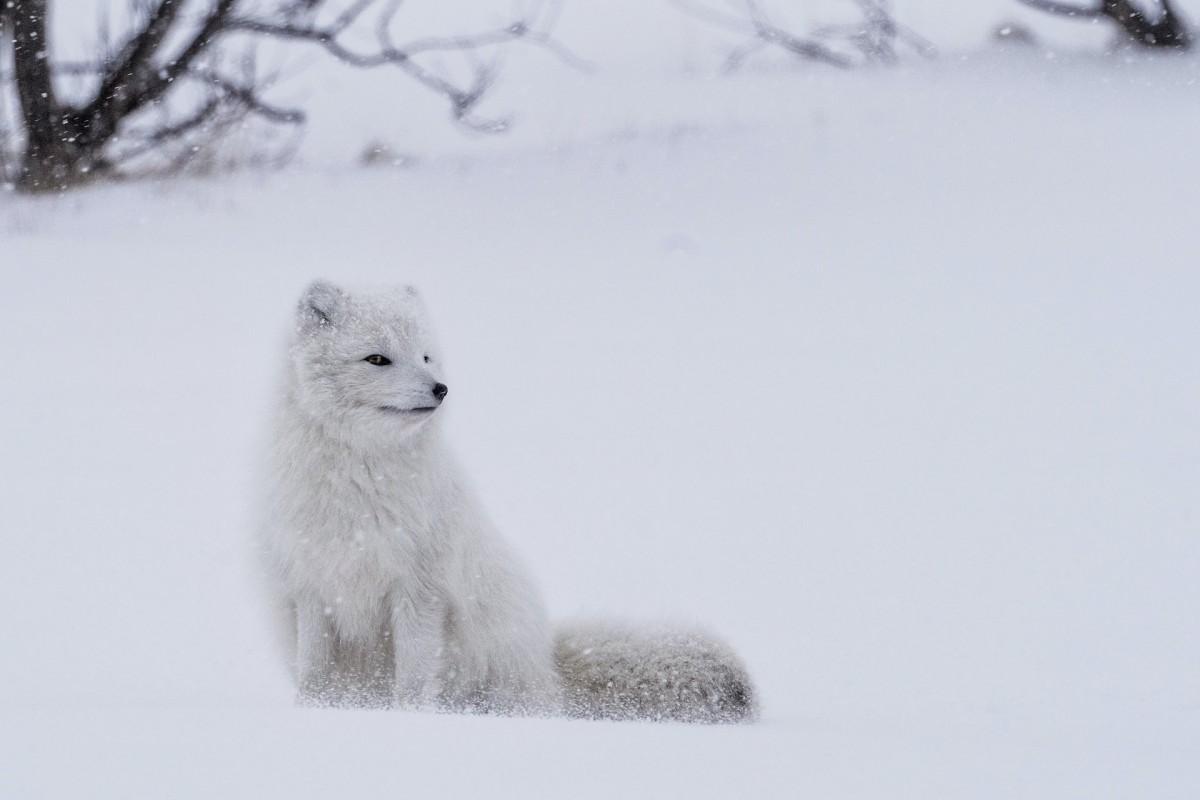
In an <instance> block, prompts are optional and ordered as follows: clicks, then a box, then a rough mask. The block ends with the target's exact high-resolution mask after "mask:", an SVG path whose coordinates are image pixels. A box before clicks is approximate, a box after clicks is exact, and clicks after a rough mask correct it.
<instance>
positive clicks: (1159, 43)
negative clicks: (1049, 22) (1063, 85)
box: [1020, 0, 1192, 50]
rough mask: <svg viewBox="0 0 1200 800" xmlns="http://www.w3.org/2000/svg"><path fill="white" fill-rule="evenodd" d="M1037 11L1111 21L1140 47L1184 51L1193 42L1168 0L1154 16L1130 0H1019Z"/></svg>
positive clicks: (1163, 2)
mask: <svg viewBox="0 0 1200 800" xmlns="http://www.w3.org/2000/svg"><path fill="white" fill-rule="evenodd" d="M1020 2H1021V3H1023V4H1024V5H1027V6H1029V7H1030V8H1034V9H1037V10H1038V11H1045V12H1047V13H1049V14H1056V15H1058V16H1061V17H1069V18H1074V19H1098V18H1102V17H1103V18H1107V19H1110V20H1112V21H1113V22H1114V23H1116V24H1117V26H1118V27H1119V28H1120V30H1121V32H1122V33H1123V34H1124V35H1125V38H1126V39H1127V40H1128V41H1130V42H1132V43H1133V44H1136V45H1139V46H1142V47H1164V48H1170V49H1175V50H1187V49H1188V48H1190V47H1191V45H1192V33H1191V30H1190V29H1189V27H1188V25H1187V23H1186V22H1185V21H1184V20H1183V18H1182V17H1181V16H1180V15H1179V13H1178V12H1177V11H1176V10H1175V7H1174V5H1173V4H1172V1H1171V0H1158V8H1159V13H1158V17H1157V19H1151V18H1150V16H1149V15H1148V14H1147V13H1146V12H1144V11H1142V10H1140V9H1138V8H1137V7H1136V6H1134V5H1133V3H1132V2H1131V0H1094V3H1093V5H1090V6H1080V5H1075V4H1073V3H1063V2H1059V0H1020Z"/></svg>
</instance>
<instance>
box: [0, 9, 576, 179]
mask: <svg viewBox="0 0 1200 800" xmlns="http://www.w3.org/2000/svg"><path fill="white" fill-rule="evenodd" d="M67 2H69V0H13V2H11V3H7V0H0V41H5V42H8V43H9V44H10V45H11V52H12V65H13V68H12V71H11V72H6V71H5V70H3V69H0V80H3V79H5V78H7V79H8V80H10V81H12V82H13V83H14V84H15V88H16V95H17V97H18V99H19V101H20V102H19V113H18V115H17V122H18V126H19V129H20V133H21V137H20V138H21V140H22V141H23V142H24V150H23V152H22V153H21V154H20V157H19V159H18V166H17V168H16V170H15V175H11V174H10V175H8V176H0V178H4V177H6V178H7V179H8V180H12V181H13V182H15V183H16V185H17V186H18V188H21V189H23V190H27V191H45V190H50V191H53V190H60V189H63V188H66V187H69V186H71V185H74V184H77V183H80V182H82V181H84V180H86V179H87V178H89V177H91V176H94V175H97V174H105V173H109V172H112V171H113V170H114V169H115V167H116V166H117V165H118V164H120V163H126V162H128V161H130V160H131V159H132V158H135V157H141V156H143V155H146V154H147V153H152V152H154V151H155V149H156V148H158V147H162V146H165V145H167V144H168V143H173V142H179V141H181V140H188V141H190V142H191V143H192V145H191V147H190V148H188V149H189V151H194V150H195V149H196V146H195V143H196V142H197V141H199V140H201V139H204V138H206V137H207V138H209V139H215V138H216V137H217V136H219V135H221V134H223V133H226V132H228V131H229V130H230V129H231V127H232V126H233V125H234V123H236V122H237V121H238V120H240V119H242V118H245V117H257V118H259V119H262V120H265V121H267V122H269V123H273V124H287V125H296V124H298V123H301V122H302V121H303V120H304V114H303V112H302V111H301V110H299V109H291V108H283V107H280V106H278V105H277V104H275V103H273V102H270V101H268V100H267V99H265V98H264V91H265V90H266V88H267V86H268V84H269V83H270V81H269V80H267V79H265V78H263V77H262V76H260V75H258V74H257V72H256V70H254V69H253V66H252V64H253V53H254V48H255V45H256V44H257V43H260V42H262V41H263V40H266V39H273V40H277V41H285V42H294V43H297V44H307V45H311V46H314V47H317V48H319V49H321V50H323V51H324V52H326V53H327V54H329V55H331V56H332V57H334V58H336V59H338V60H339V61H341V62H343V63H345V64H348V65H350V66H353V67H358V68H362V69H371V68H383V67H387V68H393V69H396V70H398V71H399V72H402V73H403V74H405V75H406V76H407V77H409V78H411V79H413V80H415V81H416V82H417V83H419V84H420V85H422V86H424V87H425V88H427V89H429V90H431V91H433V92H436V93H438V94H440V95H441V96H443V97H445V98H446V100H447V102H448V103H449V105H450V111H451V114H452V116H453V117H454V118H455V119H456V120H458V121H459V122H461V123H462V124H464V125H467V126H469V127H471V128H473V129H476V130H483V131H500V130H504V128H505V127H506V125H505V123H504V122H503V121H498V120H488V119H483V118H480V117H479V116H477V109H478V106H479V104H480V102H481V101H482V100H483V98H484V97H485V95H486V94H487V92H488V89H489V88H490V87H491V86H492V84H493V80H494V76H495V60H494V59H495V51H496V50H497V48H499V47H501V46H503V45H506V44H510V43H514V42H522V43H526V44H529V45H532V46H535V47H539V48H542V49H544V50H546V51H547V52H549V53H551V54H552V55H554V56H555V57H557V58H559V59H560V60H562V61H565V62H567V63H569V64H571V65H573V66H582V62H580V61H579V60H578V59H577V58H575V57H574V56H573V55H572V54H571V53H570V52H569V51H568V50H566V48H564V47H563V46H562V45H561V44H559V43H558V42H556V41H554V39H553V38H552V37H551V33H550V30H551V27H552V26H553V23H554V21H555V18H556V16H557V13H558V3H557V2H551V3H547V4H543V5H541V6H539V7H538V8H537V9H536V11H535V12H534V13H533V15H532V16H531V17H529V18H527V19H520V20H516V21H514V22H512V23H510V24H508V25H505V26H504V27H502V28H499V29H496V30H490V31H484V32H481V33H478V34H475V35H470V36H449V37H441V38H424V39H415V40H412V41H408V42H397V41H396V40H395V39H394V29H395V27H396V25H395V18H396V15H397V12H398V10H399V8H400V2H399V1H398V0H388V1H386V2H385V1H384V0H353V1H352V2H346V3H340V2H337V0H289V1H288V2H277V3H276V4H275V5H274V6H264V5H263V4H262V3H252V2H250V0H150V1H149V2H143V3H141V5H140V6H139V7H140V9H141V13H140V15H139V16H138V19H137V22H136V23H135V24H134V25H133V26H132V30H131V31H130V32H129V33H128V35H127V36H126V37H125V38H124V40H123V41H122V42H121V43H120V44H117V45H113V44H111V42H110V39H109V37H108V35H107V32H106V31H102V32H101V36H102V40H103V42H104V44H103V45H102V47H101V48H99V49H102V50H103V52H102V53H100V54H99V55H98V57H97V59H96V60H95V62H93V63H83V64H62V65H56V64H55V62H53V61H52V59H51V57H50V50H51V48H50V43H49V42H48V40H47V36H48V33H47V30H48V26H47V24H46V17H47V14H48V13H49V12H50V11H51V10H53V9H56V8H58V7H59V5H60V4H61V3H67ZM263 8H272V9H273V10H270V11H264V10H262V9H263ZM368 26H370V28H369V30H373V41H371V40H370V37H364V30H363V29H364V28H367V27H368ZM102 27H104V26H102ZM364 38H366V39H367V40H368V41H370V43H369V44H363V41H364ZM439 53H440V54H447V53H457V54H459V55H460V56H462V57H463V58H464V59H465V60H467V62H468V63H469V64H470V66H471V70H470V77H469V78H467V79H465V80H456V79H455V78H453V77H452V76H450V75H448V74H446V73H444V72H442V71H440V70H437V69H434V68H433V67H432V66H429V65H427V64H426V63H424V62H425V61H426V58H425V57H426V56H429V55H433V54H439ZM485 54H486V55H488V56H490V57H491V60H484V59H483V58H481V56H483V55H485ZM231 56H233V57H232V58H231ZM231 61H232V62H233V63H241V64H242V65H243V67H248V68H244V69H242V71H241V74H240V75H235V74H232V73H231V72H230V70H229V66H228V65H229V64H230V63H231ZM66 76H84V77H85V78H86V79H88V80H90V81H91V85H92V86H93V88H92V90H91V91H90V93H89V94H88V95H87V96H86V97H85V98H84V99H82V100H76V101H74V102H68V101H65V100H63V99H61V96H60V94H59V93H58V92H57V91H56V89H57V88H58V87H57V85H56V83H57V81H56V79H58V78H62V77H66ZM147 117H150V118H154V119H156V120H157V121H155V122H151V123H150V124H147Z"/></svg>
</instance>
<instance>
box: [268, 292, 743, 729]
mask: <svg viewBox="0 0 1200 800" xmlns="http://www.w3.org/2000/svg"><path fill="white" fill-rule="evenodd" d="M448 394H449V389H448V388H447V387H446V385H445V383H443V372H442V354H441V352H440V351H439V350H438V348H437V345H436V344H435V342H434V339H433V337H432V334H431V331H430V326H429V322H428V318H427V315H426V313H425V310H424V308H423V305H422V303H421V301H420V298H419V297H418V296H417V293H416V292H415V291H414V290H413V289H412V288H409V287H403V288H397V289H389V290H383V291H375V292H370V293H351V292H349V291H346V290H344V289H342V288H339V287H337V286H334V285H332V284H330V283H327V282H323V281H318V282H316V283H314V284H312V285H311V286H310V287H309V288H308V290H307V291H306V292H305V293H304V295H303V297H302V298H301V300H300V303H299V305H298V307H297V310H296V326H295V334H294V337H293V339H292V343H291V348H290V359H289V363H288V374H287V380H286V385H285V388H284V392H283V397H282V400H281V402H280V404H279V409H278V417H277V420H276V427H275V431H274V440H273V453H272V472H271V478H272V492H271V497H270V505H269V513H268V520H267V524H266V525H265V526H264V530H263V537H264V541H263V543H262V544H263V551H264V554H265V556H266V557H267V562H268V567H269V574H270V575H271V576H272V578H273V580H272V588H273V589H274V593H273V596H274V600H275V601H276V606H277V610H278V611H279V612H280V621H281V623H282V624H283V631H282V632H283V633H284V635H285V640H286V641H288V642H289V645H290V648H289V651H290V653H291V656H292V659H293V664H294V669H295V677H296V681H297V685H298V692H299V700H300V702H302V703H306V704H314V705H354V706H394V707H400V708H436V709H444V710H453V711H482V712H495V713H505V714H559V713H565V714H569V715H572V716H581V717H592V718H619V719H627V718H644V719H677V720H686V721H695V722H733V721H741V720H747V719H750V718H752V717H753V716H754V713H755V708H756V706H755V698H754V691H753V688H752V686H751V683H750V679H749V677H748V675H747V674H746V671H745V669H744V667H743V666H742V664H741V662H740V661H739V659H738V658H737V656H736V655H735V654H734V653H733V652H732V650H730V649H729V648H728V647H727V646H726V645H725V644H723V643H722V642H720V641H719V640H717V639H715V638H713V637H711V636H708V635H706V634H703V633H700V632H696V631H688V630H681V629H670V628H638V627H636V626H629V625H617V624H606V623H587V622H583V623H574V624H572V625H568V626H564V627H563V628H561V629H560V630H559V631H558V633H557V635H556V634H555V632H554V631H553V630H552V628H551V626H550V623H549V622H548V620H547V616H546V612H545V609H544V608H543V606H542V602H541V599H540V597H539V595H538V591H537V588H536V586H535V584H534V582H533V581H532V579H531V578H530V576H529V574H528V573H527V572H526V570H525V568H524V566H523V565H522V564H521V562H520V561H519V560H518V558H517V557H516V555H515V554H514V553H513V551H512V550H511V548H510V547H509V545H508V543H507V542H506V541H505V540H504V539H503V538H502V537H501V536H500V534H499V533H498V532H497V531H496V530H495V529H494V527H493V526H492V524H491V523H490V522H489V520H488V518H487V516H486V515H485V514H484V512H483V510H482V509H481V508H480V507H479V504H478V502H477V501H476V499H475V497H474V495H473V494H472V492H471V491H470V489H469V487H468V486H467V483H466V481H465V479H464V476H463V472H462V471H461V470H460V469H459V467H458V465H457V464H456V463H455V461H454V459H453V457H452V456H451V454H450V453H449V452H448V451H447V448H446V447H445V445H444V444H443V442H442V437H441V434H440V432H439V419H438V417H439V415H438V413H437V412H438V408H439V407H440V406H441V404H442V402H443V401H444V400H445V398H446V397H447V396H448Z"/></svg>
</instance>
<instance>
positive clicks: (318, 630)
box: [295, 599, 336, 706]
mask: <svg viewBox="0 0 1200 800" xmlns="http://www.w3.org/2000/svg"><path fill="white" fill-rule="evenodd" d="M295 608H296V677H297V681H298V683H299V690H300V695H299V702H300V703H301V704H302V705H313V706H326V705H332V704H334V703H335V702H336V697H335V696H334V688H335V687H334V665H335V653H334V643H335V641H336V637H335V636H334V629H333V621H332V620H331V619H330V618H329V615H328V614H327V613H326V610H325V605H324V604H323V603H321V602H319V601H317V600H312V599H309V600H302V601H297V602H296V606H295Z"/></svg>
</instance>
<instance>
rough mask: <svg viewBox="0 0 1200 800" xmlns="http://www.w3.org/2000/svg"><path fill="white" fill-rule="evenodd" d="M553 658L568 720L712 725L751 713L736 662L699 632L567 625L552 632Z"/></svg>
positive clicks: (749, 687)
mask: <svg viewBox="0 0 1200 800" xmlns="http://www.w3.org/2000/svg"><path fill="white" fill-rule="evenodd" d="M554 660H555V665H556V667H557V669H558V674H559V677H560V678H561V680H562V686H563V696H564V701H565V709H566V712H567V714H568V715H570V716H573V717H584V718H588V719H650V720H664V721H665V720H677V721H681V722H710V723H712V722H749V721H751V720H753V719H754V718H755V717H756V716H757V713H758V697H757V693H756V692H755V690H754V686H753V684H752V683H751V681H750V675H749V674H748V673H747V671H746V668H745V666H744V665H743V664H742V661H741V659H740V658H738V656H737V654H736V653H734V652H733V649H732V648H731V647H729V645H727V644H726V643H725V642H723V641H722V640H720V639H719V638H717V637H715V636H713V635H711V634H709V633H707V632H705V631H703V630H699V629H695V628H676V627H669V626H653V627H649V626H636V625H630V624H624V623H613V622H599V621H585V620H580V621H572V622H568V623H565V624H562V625H560V626H559V627H558V630H557V631H556V634H555V641H554Z"/></svg>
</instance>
